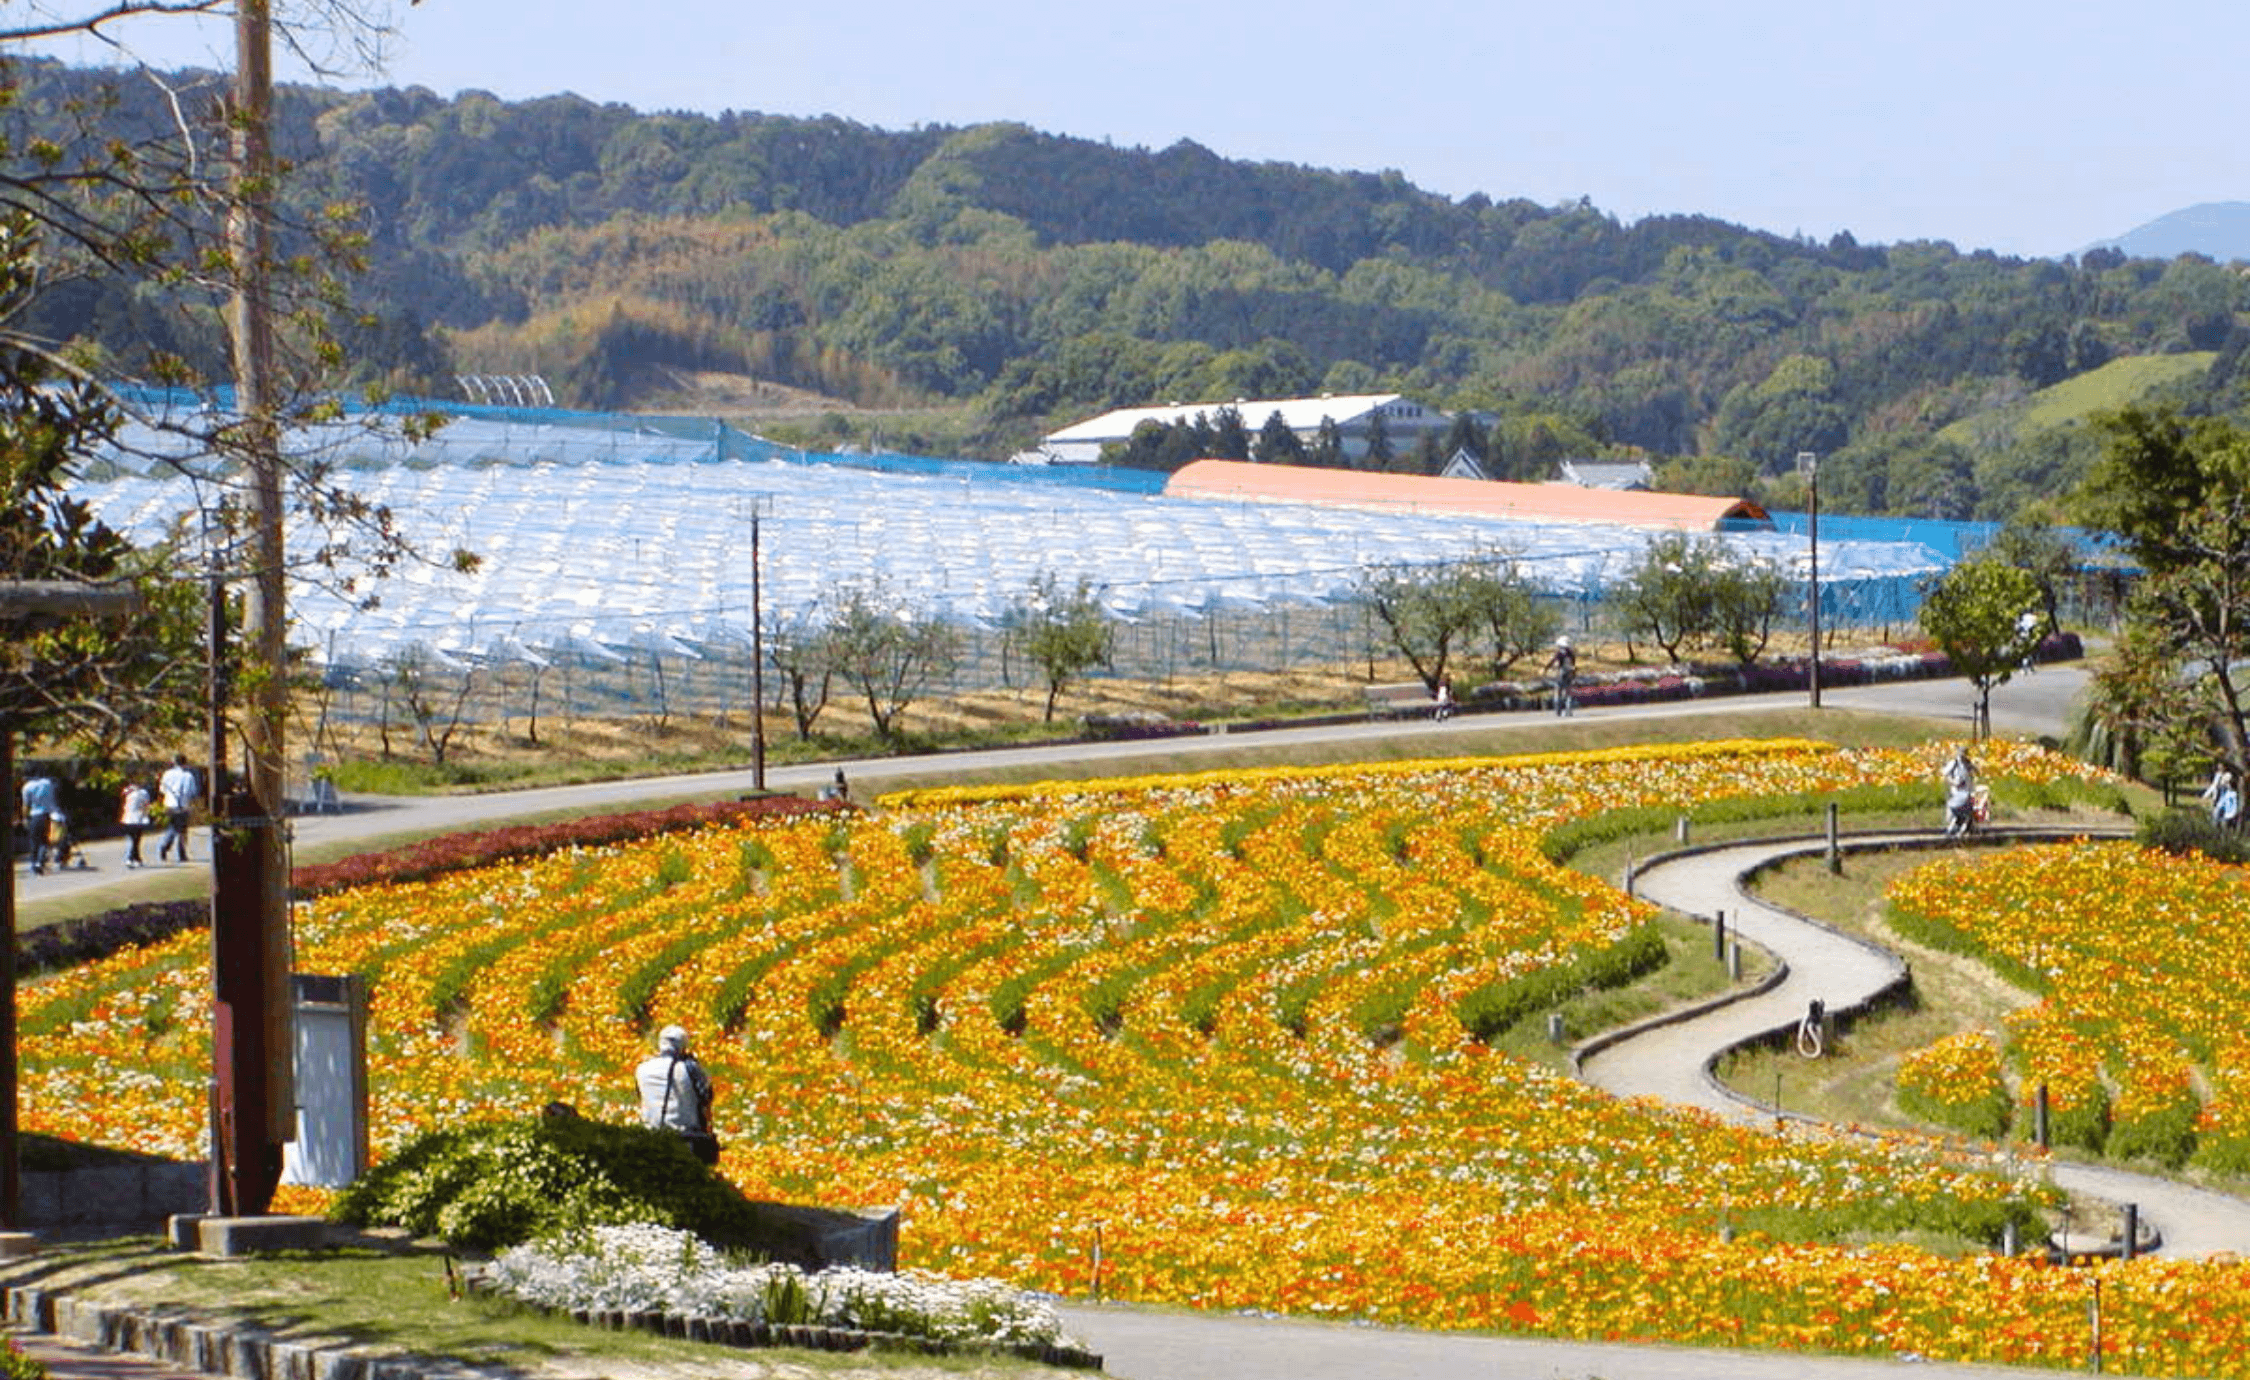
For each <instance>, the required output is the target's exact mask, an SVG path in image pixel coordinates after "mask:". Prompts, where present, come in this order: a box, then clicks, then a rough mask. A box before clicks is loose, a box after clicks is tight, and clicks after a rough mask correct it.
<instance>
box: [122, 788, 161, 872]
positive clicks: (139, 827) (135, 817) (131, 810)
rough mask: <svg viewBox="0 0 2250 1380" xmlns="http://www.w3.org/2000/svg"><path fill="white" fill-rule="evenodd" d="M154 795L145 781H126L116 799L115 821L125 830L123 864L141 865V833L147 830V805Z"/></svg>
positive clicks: (128, 865)
mask: <svg viewBox="0 0 2250 1380" xmlns="http://www.w3.org/2000/svg"><path fill="white" fill-rule="evenodd" d="M155 800H156V797H155V795H154V794H153V793H152V792H151V791H150V790H149V788H148V783H147V782H145V781H128V782H126V783H125V789H124V791H123V793H121V794H120V795H119V797H118V801H117V823H118V824H119V826H120V827H122V828H123V829H124V830H125V866H126V867H128V868H134V867H139V866H140V865H141V835H143V834H145V833H147V832H148V825H149V806H150V805H151V804H153V803H155Z"/></svg>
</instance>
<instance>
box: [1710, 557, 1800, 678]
mask: <svg viewBox="0 0 2250 1380" xmlns="http://www.w3.org/2000/svg"><path fill="white" fill-rule="evenodd" d="M1786 583H1787V582H1786V581H1784V580H1783V579H1782V577H1781V571H1780V570H1778V569H1776V568H1775V567H1774V565H1773V564H1772V563H1771V562H1769V561H1746V560H1727V561H1721V562H1719V563H1718V564H1716V565H1715V566H1714V567H1713V568H1712V571H1711V594H1712V601H1711V621H1712V633H1713V635H1714V636H1715V637H1716V638H1717V639H1718V641H1719V645H1721V646H1723V647H1725V648H1726V649H1727V652H1728V654H1729V655H1731V656H1732V657H1733V658H1734V659H1735V660H1736V661H1738V662H1741V663H1742V664H1743V665H1744V666H1748V665H1749V664H1750V663H1751V662H1753V661H1756V660H1757V659H1758V658H1759V657H1760V656H1761V655H1763V654H1764V653H1765V650H1766V644H1767V643H1768V642H1771V641H1772V640H1773V620H1774V617H1775V615H1776V614H1777V613H1778V612H1779V611H1780V609H1781V592H1782V589H1783V587H1784V585H1785V584H1786Z"/></svg>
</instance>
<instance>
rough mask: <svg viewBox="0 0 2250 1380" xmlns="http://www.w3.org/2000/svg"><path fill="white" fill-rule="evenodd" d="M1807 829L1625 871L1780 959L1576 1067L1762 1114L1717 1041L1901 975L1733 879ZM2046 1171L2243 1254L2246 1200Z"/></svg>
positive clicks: (2170, 1250) (1778, 1023)
mask: <svg viewBox="0 0 2250 1380" xmlns="http://www.w3.org/2000/svg"><path fill="white" fill-rule="evenodd" d="M2088 832H2089V831H2085V830H2078V831H2070V832H2064V833H2057V832H2055V831H2051V830H2008V831H1995V833H1994V834H1992V835H1988V836H1987V838H1988V840H1990V839H1993V838H1999V839H2005V840H2006V841H2009V842H2032V841H2043V840H2049V839H2061V838H2080V837H2085V836H2086V835H2087V833H2088ZM1825 846H1826V845H1825V843H1824V841H1822V840H1819V839H1781V840H1776V839H1766V840H1760V841H1755V842H1746V843H1737V844H1728V845H1724V846H1720V847H1712V848H1696V849H1686V850H1682V851H1680V852H1677V853H1672V854H1668V855H1666V856H1664V857H1661V858H1656V859H1652V860H1650V861H1649V862H1647V863H1645V864H1643V865H1642V866H1641V867H1640V868H1639V869H1638V870H1637V871H1636V873H1635V874H1634V877H1633V880H1632V886H1633V890H1634V892H1635V893H1636V894H1638V895H1640V896H1642V897H1643V898H1645V899H1647V900H1650V901H1654V902H1656V903H1657V904H1659V905H1663V906H1668V907H1670V908H1671V909H1673V910H1677V911H1681V912H1683V913H1686V914H1689V915H1694V916H1698V917H1701V918H1704V919H1709V918H1710V917H1711V916H1712V915H1714V914H1716V913H1719V912H1722V911H1723V912H1724V913H1725V915H1726V923H1727V925H1728V926H1729V927H1730V928H1733V929H1734V930H1736V932H1738V933H1739V934H1740V935H1741V936H1742V937H1743V938H1744V939H1745V940H1748V941H1750V942H1753V943H1756V944H1758V945H1760V946H1761V947H1763V948H1765V949H1767V950H1769V951H1771V952H1772V953H1773V954H1774V955H1775V956H1776V957H1777V958H1778V959H1779V960H1780V961H1781V963H1782V964H1783V965H1784V970H1783V971H1782V972H1781V974H1780V979H1779V981H1777V982H1772V983H1770V984H1768V985H1765V986H1762V987H1761V988H1759V989H1757V990H1755V991H1753V992H1752V993H1750V994H1748V995H1745V996H1743V997H1740V998H1737V999H1734V1000H1730V1001H1726V1002H1724V1003H1723V1004H1720V1005H1716V1006H1713V1007H1709V1008H1706V1009H1704V1010H1702V1011H1700V1012H1699V1013H1697V1014H1694V1015H1691V1016H1689V1017H1688V1018H1686V1019H1680V1020H1672V1021H1669V1022H1668V1023H1663V1024H1649V1025H1644V1026H1641V1027H1636V1028H1634V1029H1632V1030H1628V1031H1624V1032H1618V1033H1616V1034H1613V1035H1611V1036H1607V1037H1604V1038H1602V1039H1600V1040H1597V1041H1595V1042H1593V1043H1592V1044H1590V1045H1589V1046H1587V1047H1586V1048H1585V1049H1583V1050H1581V1051H1580V1057H1579V1061H1578V1063H1579V1072H1580V1076H1581V1077H1583V1078H1585V1079H1586V1081H1588V1082H1590V1083H1592V1084H1594V1085H1595V1086H1596V1087H1599V1088H1602V1089H1604V1090H1606V1091H1609V1092H1613V1093H1616V1094H1617V1095H1619V1096H1621V1097H1656V1098H1662V1099H1664V1100H1665V1101H1668V1102H1682V1103H1687V1104H1689V1105H1691V1106H1696V1107H1701V1108H1704V1109H1706V1110H1708V1111H1711V1112H1714V1113H1716V1114H1718V1115H1720V1116H1723V1117H1726V1118H1728V1119H1729V1120H1733V1121H1741V1122H1748V1123H1757V1124H1761V1125H1762V1124H1766V1123H1769V1122H1771V1121H1772V1120H1773V1119H1774V1117H1775V1115H1776V1109H1775V1108H1773V1107H1772V1106H1770V1105H1767V1104H1764V1103H1760V1102H1756V1101H1754V1100H1751V1099H1749V1098H1745V1097H1743V1096H1742V1095H1740V1094H1738V1093H1736V1092H1734V1091H1732V1090H1731V1089H1728V1088H1727V1087H1725V1086H1724V1085H1722V1084H1721V1083H1720V1082H1719V1081H1718V1079H1717V1077H1716V1076H1715V1075H1714V1074H1713V1072H1712V1068H1713V1066H1714V1065H1715V1064H1716V1062H1717V1061H1718V1059H1719V1058H1720V1057H1721V1056H1722V1055H1724V1054H1725V1053H1726V1052H1727V1051H1729V1050H1731V1049H1734V1048H1736V1047H1737V1046H1740V1045H1743V1044H1746V1043H1749V1042H1751V1041H1754V1040H1758V1039H1762V1038H1764V1037H1766V1036H1769V1035H1772V1034H1774V1033H1776V1032H1781V1031H1787V1030H1790V1029H1793V1028H1794V1027H1795V1026H1796V1025H1797V1023H1798V1021H1799V1020H1800V1019H1801V1018H1802V1017H1803V1016H1804V1014H1805V1011H1806V1007H1807V1004H1808V1003H1809V1002H1811V1001H1813V1000H1816V999H1817V1000H1819V1001H1820V1002H1822V1003H1823V1004H1824V1005H1825V1006H1826V1007H1827V1009H1828V1010H1829V1011H1830V1012H1834V1013H1846V1012H1851V1011H1855V1010H1858V1009H1861V1008H1863V1007H1866V1006H1867V1005H1869V1004H1870V1003H1871V1002H1875V1001H1877V1000H1880V999H1882V998H1883V997H1885V996H1887V995H1889V994H1890V992H1891V990H1892V989H1893V988H1894V987H1896V986H1899V985H1901V984H1904V983H1906V982H1907V981H1908V971H1907V966H1906V963H1905V961H1904V960H1903V959H1901V958H1900V957H1899V956H1898V955H1897V954H1894V953H1892V952H1890V951H1889V950H1887V949H1883V948H1880V947H1878V946H1876V945H1874V944H1871V943H1869V942H1867V941H1866V940H1863V939H1859V938H1856V937H1854V936H1851V935H1848V934H1845V933H1843V932H1841V931H1839V930H1836V929H1832V928H1830V927H1829V926H1826V925H1823V924H1820V923H1818V922H1816V921H1812V920H1808V919H1806V918H1805V917H1803V916H1800V915H1795V914H1792V913H1791V912H1789V911H1786V910H1782V909H1779V908H1778V907H1775V906H1771V905H1768V904H1766V903H1764V902H1762V901H1759V900H1757V899H1756V898H1755V897H1752V896H1751V895H1749V894H1748V892H1746V891H1745V890H1744V889H1743V886H1742V882H1743V879H1744V878H1745V877H1746V876H1748V875H1749V874H1751V873H1754V872H1756V871H1758V870H1759V869H1761V868H1763V867H1766V866H1769V865H1771V864H1772V863H1774V862H1776V861H1779V860H1782V859H1786V858H1790V857H1796V856H1807V855H1813V856H1817V855H1818V854H1819V853H1820V852H1821V851H1822V850H1823V849H1824V848H1825ZM1839 846H1840V847H1842V848H1844V849H1846V850H1866V849H1885V848H1901V847H1933V846H1937V847H1944V846H1949V845H1948V844H1947V841H1946V840H1945V839H1944V838H1943V837H1942V836H1941V835H1937V834H1934V833H1931V832H1901V833H1875V834H1852V835H1846V836H1844V837H1843V838H1842V839H1841V840H1840V843H1839ZM2052 1177H2053V1180H2054V1182H2055V1183H2056V1184H2057V1185H2058V1186H2060V1187H2062V1188H2064V1189H2066V1190H2069V1191H2071V1192H2073V1193H2083V1194H2088V1195H2091V1196H2094V1197H2098V1198H2106V1199H2108V1200H2110V1201H2112V1202H2117V1203H2133V1204H2136V1205H2137V1206H2138V1208H2139V1210H2140V1214H2141V1221H2142V1222H2143V1223H2144V1225H2146V1226H2148V1227H2152V1228H2154V1229H2155V1231H2156V1233H2157V1234H2158V1236H2159V1238H2160V1239H2161V1242H2162V1245H2161V1249H2162V1250H2163V1251H2165V1252H2166V1253H2167V1254H2176V1255H2181V1256H2206V1255H2214V1254H2219V1253H2223V1252H2239V1253H2243V1254H2250V1202H2246V1201H2244V1200H2243V1199H2240V1198H2236V1197H2232V1196H2230V1195H2227V1194H2222V1193H2215V1192H2211V1191H2209V1190H2205V1189H2199V1188H2196V1187H2193V1186H2191V1185H2188V1184H2183V1183H2178V1182H2175V1181H2173V1180H2170V1179H2164V1178H2158V1177H2156V1176H2154V1175H2148V1174H2135V1173H2132V1172H2129V1171H2126V1170H2121V1169H2110V1168H2105V1167H2100V1166H2094V1165H2082V1164H2073V1163H2070V1162H2068V1161H2063V1160H2056V1161H2054V1162H2053V1164H2052Z"/></svg>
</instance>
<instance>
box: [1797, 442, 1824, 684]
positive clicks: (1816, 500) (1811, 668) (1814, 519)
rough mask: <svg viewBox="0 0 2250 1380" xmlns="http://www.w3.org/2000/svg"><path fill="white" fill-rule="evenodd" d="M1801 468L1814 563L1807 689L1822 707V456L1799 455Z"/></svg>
mask: <svg viewBox="0 0 2250 1380" xmlns="http://www.w3.org/2000/svg"><path fill="white" fill-rule="evenodd" d="M1797 468H1798V469H1800V470H1802V471H1804V475H1805V492H1806V504H1805V509H1806V513H1807V514H1808V516H1809V517H1810V518H1811V523H1810V529H1811V537H1812V553H1811V560H1810V562H1809V563H1808V564H1807V565H1806V567H1805V572H1806V579H1805V590H1806V593H1805V618H1806V621H1807V622H1808V623H1809V624H1810V625H1811V631H1812V660H1811V661H1810V662H1809V663H1807V665H1808V673H1807V677H1806V686H1807V688H1808V689H1809V691H1810V693H1811V698H1810V700H1809V701H1808V703H1809V705H1810V707H1811V708H1814V709H1818V708H1820V457H1819V456H1817V455H1815V454H1813V453H1812V452H1811V451H1809V450H1801V451H1798V452H1797Z"/></svg>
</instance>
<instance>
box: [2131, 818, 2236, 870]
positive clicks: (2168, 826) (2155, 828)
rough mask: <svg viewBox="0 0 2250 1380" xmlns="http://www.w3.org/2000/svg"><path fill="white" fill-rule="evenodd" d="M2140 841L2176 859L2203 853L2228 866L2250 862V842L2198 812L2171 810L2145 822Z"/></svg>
mask: <svg viewBox="0 0 2250 1380" xmlns="http://www.w3.org/2000/svg"><path fill="white" fill-rule="evenodd" d="M2138 838H2139V842H2140V844H2141V846H2142V847H2144V848H2155V849H2159V850H2161V851H2163V852H2166V853H2171V854H2173V855H2175V856H2177V855H2181V854H2187V853H2201V854H2204V855H2205V856H2207V857H2210V858H2212V859H2215V860H2216V861H2219V862H2225V863H2239V862H2250V839H2246V838H2244V837H2243V836H2242V835H2241V834H2236V833H2230V832H2228V831H2227V830H2225V829H2221V828H2220V827H2219V826H2218V825H2216V824H2213V823H2212V822H2211V816H2210V815H2208V814H2206V813H2205V812H2204V811H2202V810H2197V809H2187V808H2180V809H2171V810H2165V811H2163V812H2161V813H2159V814H2154V815H2150V816H2149V817H2148V818H2147V819H2144V820H2142V821H2141V827H2140V831H2139V835H2138Z"/></svg>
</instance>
